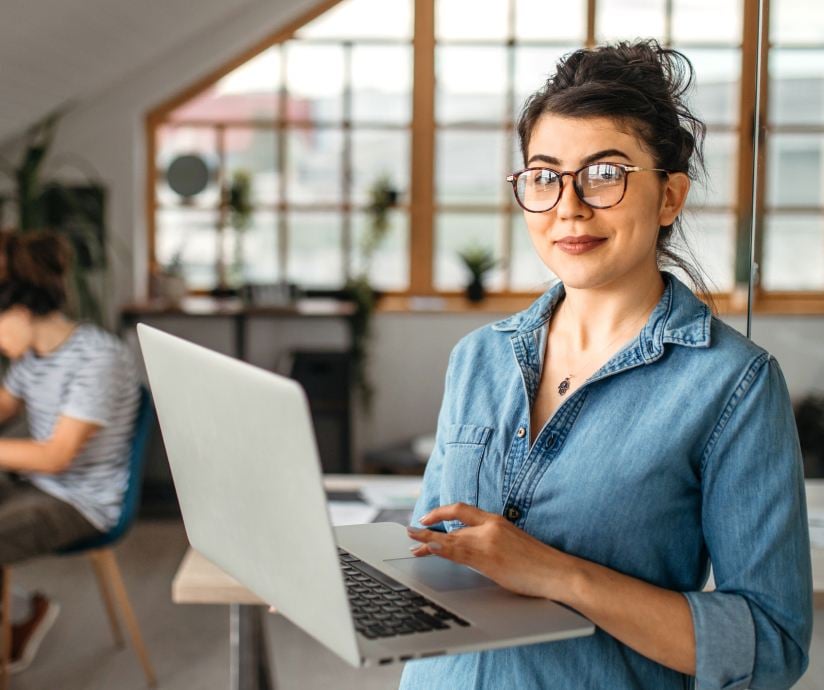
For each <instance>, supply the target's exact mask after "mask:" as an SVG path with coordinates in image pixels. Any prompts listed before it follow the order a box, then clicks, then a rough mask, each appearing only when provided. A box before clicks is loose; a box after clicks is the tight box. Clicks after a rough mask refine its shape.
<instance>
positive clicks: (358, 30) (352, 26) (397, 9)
mask: <svg viewBox="0 0 824 690" xmlns="http://www.w3.org/2000/svg"><path fill="white" fill-rule="evenodd" d="M295 35H296V36H297V37H298V38H321V39H358V38H381V39H388V38H392V39H411V38H412V0H342V1H341V2H339V3H337V4H336V5H335V6H333V7H331V8H330V9H328V10H327V11H326V12H324V13H323V14H322V15H320V16H319V17H317V18H315V19H313V20H312V21H311V22H309V23H308V24H307V25H306V26H303V27H301V28H300V29H299V30H298V31H297V32H296V33H295Z"/></svg>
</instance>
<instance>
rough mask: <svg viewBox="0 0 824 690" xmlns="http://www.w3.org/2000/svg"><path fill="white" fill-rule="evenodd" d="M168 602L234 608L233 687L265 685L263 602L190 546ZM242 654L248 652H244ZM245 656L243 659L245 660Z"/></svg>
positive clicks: (815, 503)
mask: <svg viewBox="0 0 824 690" xmlns="http://www.w3.org/2000/svg"><path fill="white" fill-rule="evenodd" d="M391 481H396V482H404V481H406V482H408V481H409V478H405V477H391V476H385V475H329V476H327V477H326V478H325V481H324V483H325V485H326V488H327V490H333V491H349V490H357V489H359V488H360V487H362V486H364V485H366V484H369V483H370V482H391ZM806 486H807V504H808V506H809V508H811V509H813V508H815V509H824V480H821V479H814V480H807V482H806ZM812 560H813V598H814V605H815V607H816V608H824V548H813V550H812ZM172 601H174V602H175V603H177V604H228V605H230V606H231V607H232V612H231V626H232V636H231V640H232V642H231V644H232V669H231V678H232V685H231V687H232V689H233V690H252V689H254V690H263V689H264V688H271V685H270V686H267V685H264V684H261V683H258V684H254V683H252V682H251V681H249V677H250V676H251V675H257V677H258V678H260V677H261V675H262V674H263V673H264V671H265V673H267V674H268V673H269V672H270V670H271V667H270V665H269V663H268V660H267V659H266V650H265V646H264V644H263V639H262V634H261V627H262V621H261V617H260V614H261V612H262V608H261V606H262V605H265V602H264V601H262V600H261V599H259V598H258V597H257V596H256V595H254V594H253V593H252V592H250V591H249V590H248V589H246V587H244V586H243V585H241V584H240V583H239V582H238V581H237V580H235V579H234V578H232V577H231V576H229V575H227V574H226V573H225V572H223V571H222V570H221V569H220V568H218V567H217V566H216V565H214V564H212V563H211V562H210V561H208V560H207V559H206V558H204V557H203V556H201V555H200V554H199V553H198V552H197V551H195V550H194V549H191V548H190V549H189V550H188V551H187V552H186V555H185V556H184V557H183V561H182V562H181V564H180V567H179V568H178V570H177V573H176V575H175V577H174V580H173V581H172ZM243 655H246V656H245V657H244V656H243ZM244 659H245V660H244Z"/></svg>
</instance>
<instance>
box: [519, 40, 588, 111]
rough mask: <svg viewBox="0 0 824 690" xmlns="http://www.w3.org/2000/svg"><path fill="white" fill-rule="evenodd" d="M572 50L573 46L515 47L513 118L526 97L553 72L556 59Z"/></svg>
mask: <svg viewBox="0 0 824 690" xmlns="http://www.w3.org/2000/svg"><path fill="white" fill-rule="evenodd" d="M573 50H575V46H558V47H543V46H542V47H537V46H516V47H515V85H514V86H515V100H514V103H513V106H514V111H513V113H512V117H513V119H515V120H517V118H518V116H519V115H520V112H521V108H523V106H524V104H525V103H526V100H527V98H529V97H530V96H531V95H532V94H533V93H535V92H536V91H537V90H538V89H540V88H541V87H542V86H543V85H544V83H545V82H546V80H547V79H548V78H549V77H550V76H552V75H553V74H554V73H555V65H557V64H558V60H560V58H561V57H562V56H564V55H566V54H567V53H570V52H572V51H573Z"/></svg>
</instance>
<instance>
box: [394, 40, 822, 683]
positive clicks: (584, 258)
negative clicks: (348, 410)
mask: <svg viewBox="0 0 824 690" xmlns="http://www.w3.org/2000/svg"><path fill="white" fill-rule="evenodd" d="M691 81H692V68H691V66H690V64H689V61H688V60H686V58H685V57H684V56H683V55H681V54H680V53H678V52H677V51H674V50H671V49H667V48H662V47H661V46H659V45H658V44H657V43H655V42H654V41H638V42H635V43H622V44H618V45H612V46H602V47H599V48H595V49H592V50H589V49H582V50H577V51H575V52H573V53H571V54H569V55H567V56H566V57H565V58H564V59H562V60H561V62H560V63H559V64H558V65H557V68H556V70H555V73H554V74H553V75H552V76H551V77H550V78H549V80H548V81H547V82H546V84H545V86H544V87H543V88H542V89H541V90H539V91H538V92H537V93H535V94H534V95H533V96H532V97H531V98H530V100H529V101H528V102H527V104H526V106H525V107H524V110H523V111H522V114H521V118H520V121H519V124H518V134H519V138H520V144H521V151H522V153H523V161H524V169H523V170H519V171H517V172H514V173H513V174H512V175H510V177H509V178H508V179H509V182H510V183H511V184H512V187H513V191H514V193H515V198H516V200H517V202H518V203H519V204H520V205H521V207H522V208H523V209H524V217H525V220H526V229H527V231H528V232H529V235H530V238H531V240H532V243H533V245H534V247H535V250H536V253H537V254H538V256H539V257H540V258H541V260H542V261H543V262H544V264H545V265H546V266H547V267H548V268H549V269H550V270H551V271H552V272H553V273H554V274H555V275H556V276H558V278H559V282H557V283H556V284H554V285H553V286H551V287H550V288H549V289H548V290H547V291H546V292H545V293H544V295H542V296H541V297H540V298H538V300H537V301H536V302H534V303H533V305H532V306H531V307H529V308H528V309H526V310H525V311H523V312H520V313H518V314H515V315H514V316H512V317H509V318H507V319H505V320H503V321H499V322H498V323H495V324H491V325H490V326H487V327H484V328H481V329H479V330H477V331H475V332H473V333H471V334H469V335H468V336H466V337H465V338H464V339H463V340H462V341H461V342H460V343H459V344H458V345H457V346H456V347H455V349H454V351H453V352H452V355H451V358H450V362H449V367H448V372H447V375H446V388H445V392H444V399H443V405H442V408H441V413H440V417H439V419H438V427H437V437H436V439H437V440H436V448H435V451H434V453H433V455H432V457H431V458H430V460H429V463H428V464H427V467H426V472H425V475H424V479H423V486H422V490H421V495H420V498H419V500H418V503H417V506H416V508H415V512H414V520H413V527H411V528H410V535H411V536H412V538H413V539H415V540H417V541H418V542H419V544H418V546H417V547H416V549H415V551H414V552H413V553H414V554H415V555H416V556H432V555H434V556H435V557H438V558H446V559H449V560H452V561H455V562H458V563H462V564H465V565H468V566H470V567H472V568H474V569H475V570H477V571H479V572H481V573H483V574H484V575H486V576H487V577H489V578H491V579H492V580H494V581H495V582H497V583H498V584H499V585H501V586H502V587H505V588H506V589H509V590H511V591H513V592H516V593H518V594H522V595H526V596H533V597H544V598H548V599H552V600H555V601H558V602H560V603H561V604H564V605H566V606H569V607H570V608H572V609H574V610H576V611H578V612H580V613H581V614H583V615H584V616H586V617H587V618H589V619H590V620H591V621H592V622H593V623H594V624H595V626H596V631H595V634H594V635H592V636H589V637H581V638H576V639H571V640H564V641H558V642H551V643H546V644H534V645H529V646H522V647H512V648H509V649H501V650H494V651H485V652H480V653H471V654H461V655H457V656H448V657H440V658H433V659H425V660H421V661H411V662H409V663H407V665H406V667H405V668H404V674H403V679H402V682H401V687H402V688H403V690H437V689H438V688H445V689H446V688H448V689H449V690H457V689H458V688H460V689H464V688H475V689H481V688H486V689H489V690H497V689H498V688H518V689H519V690H529V689H534V690H539V689H543V688H552V689H553V690H577V689H578V688H604V689H607V688H608V689H609V690H666V689H671V690H682V689H683V688H690V687H696V688H698V689H699V690H710V689H712V690H720V689H721V688H724V690H743V689H744V688H788V687H790V686H791V685H793V684H794V683H795V682H796V681H797V680H798V679H799V677H800V676H801V675H802V674H803V672H804V670H805V668H806V667H807V663H808V659H809V647H810V640H811V635H812V573H811V565H810V560H811V558H810V543H809V536H808V528H807V515H806V506H805V499H804V476H803V470H802V462H801V453H800V448H799V443H798V435H797V433H796V427H795V423H794V420H793V413H792V407H791V405H790V398H789V394H788V392H787V387H786V383H785V381H784V378H783V376H782V373H781V370H780V368H779V366H778V363H777V362H776V361H775V359H774V358H773V357H772V356H770V355H769V353H767V352H765V351H764V350H763V349H762V348H760V347H758V345H756V344H755V343H753V342H751V341H749V340H747V339H746V338H745V337H744V336H742V335H741V334H740V333H738V332H737V331H735V330H733V329H732V328H731V327H729V326H727V325H726V324H724V323H723V322H722V321H720V320H719V319H718V318H716V317H715V316H714V315H713V313H712V310H711V309H710V308H709V307H708V306H707V305H706V304H704V302H702V301H701V300H699V299H698V297H696V296H695V295H694V294H693V292H692V290H691V287H694V288H696V290H697V291H698V292H699V293H706V288H705V287H704V281H703V280H702V279H701V272H700V270H696V267H695V266H694V265H691V263H690V262H688V261H687V260H686V259H685V258H684V256H683V242H682V240H683V236H682V235H681V234H679V233H680V230H681V228H680V215H681V212H682V209H683V208H684V204H685V203H686V199H687V194H688V191H689V188H690V180H691V178H695V177H696V175H697V174H698V173H699V172H700V171H701V169H702V161H703V159H702V155H701V148H702V140H703V133H704V126H703V123H701V122H700V121H699V120H698V119H697V118H696V117H695V116H694V115H693V114H692V113H691V112H690V110H689V107H688V106H687V103H686V101H685V93H686V92H687V87H688V86H689V84H690V82H691ZM467 174H468V175H470V176H471V174H472V171H467ZM665 267H675V268H677V269H679V275H681V276H682V277H684V276H687V277H688V278H689V280H688V282H690V283H692V286H689V285H687V284H685V283H684V282H682V280H681V279H679V278H678V277H677V276H676V275H675V274H674V273H672V272H668V271H665V270H663V269H664V268H665ZM422 527H426V528H429V529H421V528H422ZM710 564H712V570H713V573H714V577H715V590H714V591H704V587H705V585H706V583H707V579H708V575H709V572H710Z"/></svg>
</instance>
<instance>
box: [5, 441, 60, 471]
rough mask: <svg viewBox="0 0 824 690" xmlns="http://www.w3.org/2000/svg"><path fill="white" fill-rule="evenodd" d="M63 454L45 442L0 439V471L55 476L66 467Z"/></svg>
mask: <svg viewBox="0 0 824 690" xmlns="http://www.w3.org/2000/svg"><path fill="white" fill-rule="evenodd" d="M64 456H65V454H64V453H61V452H59V450H58V449H55V448H54V446H53V445H52V444H50V443H49V442H47V441H35V440H33V439H17V438H9V439H0V469H4V470H8V471H11V472H43V473H46V474H56V473H58V472H62V471H63V470H64V469H66V467H68V464H69V463H68V462H65V457H64Z"/></svg>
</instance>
